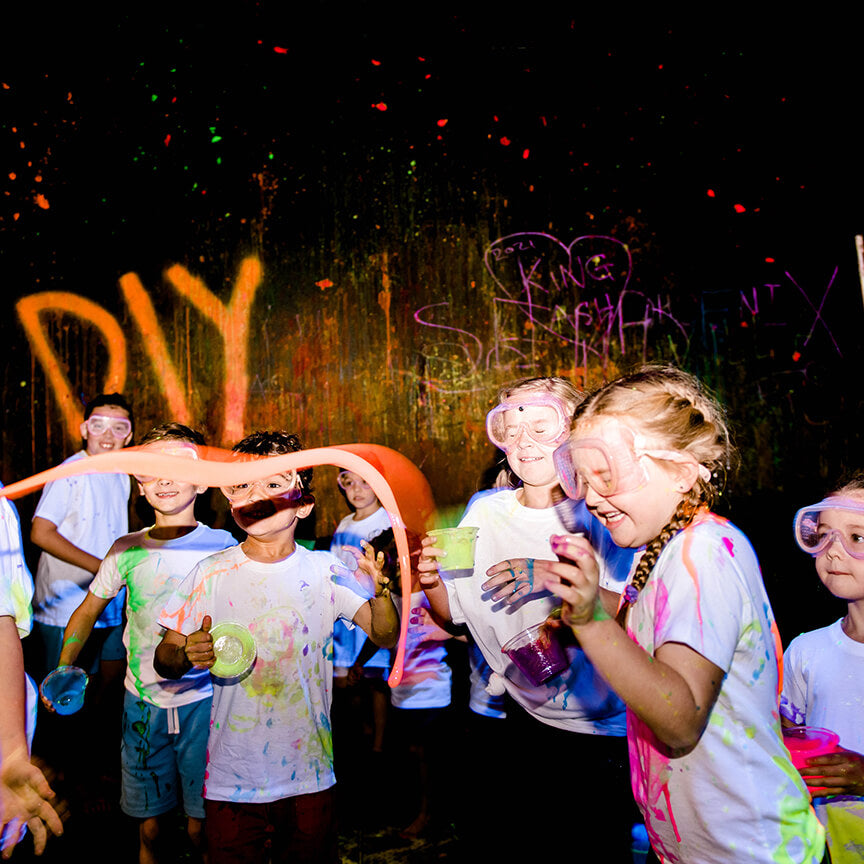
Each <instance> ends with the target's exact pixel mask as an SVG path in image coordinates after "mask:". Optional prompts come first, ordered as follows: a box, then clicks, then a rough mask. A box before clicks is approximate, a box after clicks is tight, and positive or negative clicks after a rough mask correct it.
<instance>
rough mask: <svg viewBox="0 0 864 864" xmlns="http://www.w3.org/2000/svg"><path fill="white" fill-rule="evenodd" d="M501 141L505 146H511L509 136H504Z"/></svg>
mask: <svg viewBox="0 0 864 864" xmlns="http://www.w3.org/2000/svg"><path fill="white" fill-rule="evenodd" d="M501 143H502V144H503V145H504V146H505V147H509V146H510V139H509V138H507V137H506V136H505V137H504V138H502V139H501Z"/></svg>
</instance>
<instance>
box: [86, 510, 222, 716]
mask: <svg viewBox="0 0 864 864" xmlns="http://www.w3.org/2000/svg"><path fill="white" fill-rule="evenodd" d="M151 530H152V528H145V529H144V530H143V531H136V532H134V533H133V534H127V535H126V536H125V537H121V538H120V539H119V540H117V541H116V542H115V543H114V545H113V546H112V547H111V551H110V552H109V553H108V554H107V555H106V556H105V558H104V559H103V561H102V564H101V566H100V567H99V572H98V573H97V574H96V576H95V578H94V579H93V582H92V583H91V584H90V591H91V593H93V594H95V595H96V596H97V597H101V598H103V599H108V598H110V597H116V596H117V594H118V593H119V592H120V591H122V590H123V588H124V587H125V588H126V598H127V600H126V628H125V630H124V631H123V644H124V645H125V646H126V655H127V658H128V662H127V665H126V682H125V684H126V689H127V690H128V691H129V692H130V693H132V694H133V695H136V696H138V697H139V698H140V699H144V700H145V701H147V702H150V703H151V704H153V705H157V706H158V707H160V708H179V707H180V706H181V705H189V704H191V703H192V702H197V701H198V700H199V699H204V698H205V697H207V696H209V695H210V694H211V692H212V688H211V686H210V673H209V672H207V671H206V670H202V669H192V670H190V671H189V672H188V673H187V674H186V675H184V676H183V677H182V678H178V679H177V680H176V681H171V680H168V679H166V678H162V677H161V676H159V675H158V674H157V673H156V670H155V669H154V668H153V655H154V654H155V653H156V646H157V645H158V644H159V643H160V642H161V641H162V634H163V633H164V631H163V630H162V628H161V627H160V626H159V624H158V619H159V613H160V612H161V611H162V609H164V608H165V604H166V603H167V602H168V601H169V600H170V599H171V597H172V595H173V594H174V591H176V590H177V587H178V586H179V585H180V583H181V581H182V580H183V579H184V578H185V577H186V575H187V574H188V573H189V571H190V570H192V568H193V567H194V566H195V565H196V564H197V563H198V562H199V561H201V559H202V558H206V557H207V556H208V555H212V554H213V553H214V552H219V551H220V550H222V549H226V548H228V547H229V546H234V545H236V543H237V541H236V540H235V539H234V538H233V537H232V536H231V535H230V534H229V533H228V532H227V531H222V530H217V529H213V528H210V527H208V526H207V525H202V524H201V523H200V522H199V523H198V526H197V527H196V528H195V529H194V530H193V531H190V532H189V533H188V534H184V535H183V536H182V537H177V538H176V539H174V540H156V539H154V538H153V537H151V536H150V531H151Z"/></svg>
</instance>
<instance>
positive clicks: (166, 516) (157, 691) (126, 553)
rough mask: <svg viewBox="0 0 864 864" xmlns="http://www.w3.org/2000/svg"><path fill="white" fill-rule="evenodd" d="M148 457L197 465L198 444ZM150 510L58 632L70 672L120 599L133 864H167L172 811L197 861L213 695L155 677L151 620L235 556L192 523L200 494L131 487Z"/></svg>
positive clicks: (180, 432) (190, 681)
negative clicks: (214, 561) (200, 567)
mask: <svg viewBox="0 0 864 864" xmlns="http://www.w3.org/2000/svg"><path fill="white" fill-rule="evenodd" d="M141 443H142V446H144V447H145V448H146V449H147V450H151V451H153V452H158V453H161V454H163V455H170V456H181V457H185V458H189V459H196V458H198V453H197V449H196V448H197V447H203V446H204V443H205V442H204V438H203V437H202V436H201V435H200V434H199V433H198V432H195V431H194V430H192V429H190V428H189V427H187V426H183V425H181V424H180V423H168V424H165V425H163V426H157V427H155V428H154V429H151V430H150V431H149V432H148V433H147V434H146V435H145V436H144V439H143V440H142V442H141ZM136 479H137V480H138V484H139V489H140V492H141V494H142V495H143V496H144V497H145V498H146V499H147V503H148V504H150V506H151V507H152V508H153V511H154V516H155V524H154V525H152V526H151V527H150V528H145V529H143V530H142V531H136V532H135V533H133V534H127V535H126V536H125V537H121V538H120V539H119V540H117V541H116V542H115V543H114V545H113V546H112V547H111V549H110V551H109V552H108V554H107V555H106V556H105V559H104V560H103V561H102V564H101V566H100V567H99V572H98V573H97V574H96V578H95V579H94V580H93V582H92V583H91V585H90V590H89V591H88V592H87V596H86V597H85V599H84V600H83V602H82V603H81V605H80V606H79V607H78V608H77V609H76V610H75V612H73V613H72V617H71V618H70V619H69V624H68V626H67V627H66V634H65V637H64V645H63V650H62V651H61V653H60V665H72V664H74V663H75V661H76V659H77V658H78V655H79V654H80V652H81V650H82V649H83V647H84V645H85V644H86V642H87V640H88V639H89V638H90V635H91V633H92V631H93V626H94V624H95V622H96V621H97V620H98V619H99V616H100V615H101V614H102V612H103V611H104V609H105V607H106V606H108V604H109V603H110V602H111V601H112V599H113V598H114V597H116V596H118V594H120V593H121V592H122V591H123V589H124V588H125V589H126V596H127V597H128V603H127V607H126V615H127V624H126V629H125V632H124V633H123V644H124V645H125V647H126V651H127V652H128V663H127V667H126V682H125V683H126V693H125V698H124V703H123V737H122V740H121V747H120V750H121V765H122V784H121V789H122V795H121V800H120V806H121V809H122V810H123V812H124V813H126V814H127V815H129V816H131V817H133V818H134V819H137V820H138V822H139V826H138V837H139V852H138V860H139V862H140V864H151V862H156V861H159V860H166V859H165V858H164V857H163V855H161V854H160V849H159V839H160V835H164V833H165V832H164V830H163V825H162V823H163V822H164V821H165V817H166V816H167V815H169V814H171V813H172V812H173V811H174V809H175V808H176V807H177V805H178V803H181V802H182V804H183V806H184V809H185V812H186V816H187V820H188V821H187V832H188V835H189V838H190V840H191V842H192V845H193V847H194V848H195V849H196V850H197V851H198V853H199V854H200V853H201V852H202V844H203V834H202V824H203V820H204V801H203V799H202V797H201V789H202V787H203V785H204V765H205V757H206V749H207V735H208V732H209V727H210V703H211V700H212V695H213V687H212V685H211V684H210V673H209V672H207V671H206V670H199V669H195V670H190V672H189V673H188V674H186V675H184V676H183V677H182V678H180V679H178V680H176V681H172V680H168V679H165V678H161V677H160V676H158V675H157V674H156V672H155V670H154V668H153V657H154V654H155V651H156V646H157V645H158V644H159V642H160V640H161V633H160V628H159V626H158V624H157V619H158V618H159V614H160V613H161V612H162V609H163V608H164V607H165V604H166V603H167V602H168V600H169V599H170V598H171V596H172V595H173V593H174V590H175V589H176V588H177V586H178V585H179V584H180V582H181V581H182V579H183V578H184V577H185V576H186V574H187V573H188V572H189V571H190V570H191V569H192V568H193V567H194V566H195V565H196V564H197V563H198V562H199V561H200V560H201V559H202V558H206V557H207V556H208V555H211V554H212V553H214V552H219V551H221V550H222V549H227V548H228V547H229V546H235V545H236V543H237V541H236V540H235V539H234V538H233V537H232V536H231V535H230V534H229V533H228V532H227V531H221V530H214V529H212V528H208V527H207V526H206V525H202V524H201V523H200V522H198V521H197V520H196V519H195V501H196V499H197V497H198V495H199V494H201V493H202V492H204V491H205V490H206V487H204V486H194V485H193V484H191V483H186V482H180V481H175V480H166V479H163V478H158V477H136Z"/></svg>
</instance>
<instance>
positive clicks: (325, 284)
mask: <svg viewBox="0 0 864 864" xmlns="http://www.w3.org/2000/svg"><path fill="white" fill-rule="evenodd" d="M315 284H316V285H317V286H318V287H319V288H320V289H321V290H322V291H323V290H324V289H325V288H332V287H333V283H332V282H331V281H330V280H329V279H322V280H321V281H320V282H316V283H315Z"/></svg>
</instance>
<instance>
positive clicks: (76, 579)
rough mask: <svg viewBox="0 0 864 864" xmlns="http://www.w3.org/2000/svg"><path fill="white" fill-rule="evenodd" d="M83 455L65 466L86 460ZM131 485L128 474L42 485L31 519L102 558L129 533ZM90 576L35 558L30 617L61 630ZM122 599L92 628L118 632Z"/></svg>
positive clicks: (84, 592)
mask: <svg viewBox="0 0 864 864" xmlns="http://www.w3.org/2000/svg"><path fill="white" fill-rule="evenodd" d="M89 458H93V457H89V456H87V454H86V453H85V452H84V451H83V450H82V451H80V452H78V453H76V454H75V455H74V456H70V457H69V458H68V459H67V460H66V461H65V462H64V463H63V464H64V465H65V464H66V463H67V462H74V461H76V460H78V459H89ZM130 490H131V486H130V483H129V477H128V475H126V474H79V475H77V476H75V477H64V478H63V479H61V480H54V481H53V482H51V483H49V484H48V485H47V486H45V489H44V490H43V491H42V497H41V498H40V499H39V504H38V505H37V507H36V512H35V513H34V514H33V515H34V518H35V517H36V516H40V517H42V518H43V519H47V520H48V521H49V522H53V523H54V524H55V525H56V526H57V530H58V531H59V533H60V534H61V535H62V536H63V537H65V538H66V539H67V540H68V541H69V542H70V543H73V544H74V545H75V546H77V547H78V548H79V549H83V550H84V551H85V552H88V553H89V554H90V555H95V556H96V557H97V558H103V557H104V556H105V555H106V553H107V552H108V550H109V549H110V548H111V544H112V543H113V542H114V541H115V540H116V539H117V538H118V537H122V536H123V535H124V534H126V533H127V532H128V531H129V516H128V502H129V492H130ZM92 578H93V574H92V573H89V572H87V571H86V570H82V569H81V568H80V567H76V566H75V565H74V564H70V563H69V562H68V561H61V560H60V559H59V558H55V557H54V556H53V555H51V554H49V553H48V552H43V553H42V554H41V555H40V556H39V565H38V566H37V568H36V593H35V596H34V600H33V607H34V615H33V617H34V618H35V619H36V620H37V621H39V622H40V623H41V624H49V625H51V626H53V627H65V626H66V625H67V624H68V623H69V618H70V617H71V615H72V613H73V612H74V611H75V610H76V609H77V608H78V607H79V606H80V605H81V601H82V600H84V598H85V597H86V596H87V587H88V585H89V584H90V581H91V580H92ZM123 600H124V598H123V597H122V596H119V595H118V596H117V597H116V598H115V599H114V600H113V601H112V602H111V603H109V604H108V606H107V608H106V609H105V611H104V612H103V613H102V614H101V615H100V616H99V620H98V621H97V622H96V625H95V626H96V627H116V626H117V625H118V624H120V622H121V620H122V618H123Z"/></svg>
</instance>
